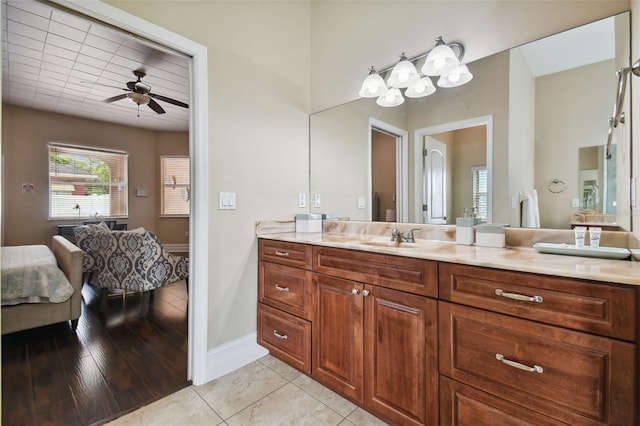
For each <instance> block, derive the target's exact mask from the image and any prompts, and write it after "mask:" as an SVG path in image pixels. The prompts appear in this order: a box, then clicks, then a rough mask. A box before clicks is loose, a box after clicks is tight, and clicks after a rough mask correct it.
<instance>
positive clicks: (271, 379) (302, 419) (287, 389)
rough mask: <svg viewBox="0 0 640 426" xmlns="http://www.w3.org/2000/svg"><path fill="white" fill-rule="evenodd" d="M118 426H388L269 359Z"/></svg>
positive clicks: (171, 398)
mask: <svg viewBox="0 0 640 426" xmlns="http://www.w3.org/2000/svg"><path fill="white" fill-rule="evenodd" d="M108 425H110V426H120V425H126V426H131V425H154V426H156V425H157V426H160V425H166V426H173V425H189V426H198V425H229V426H236V425H251V426H253V425H269V426H271V425H296V426H297V425H313V426H315V425H340V426H354V425H355V426H365V425H366V426H378V425H386V423H384V422H383V421H381V420H380V419H378V418H376V417H374V416H372V415H371V414H369V413H367V412H366V411H364V410H362V409H361V408H359V407H357V406H356V405H354V404H352V403H351V402H349V401H347V400H346V399H344V398H342V397H341V396H339V395H338V394H336V393H335V392H333V391H331V390H329V389H327V388H325V387H324V386H322V385H320V384H319V383H317V382H316V381H314V380H312V379H311V378H309V377H307V376H306V375H304V374H302V373H300V372H299V371H298V370H295V369H294V368H291V367H289V366H288V365H286V364H285V363H283V362H282V361H280V360H278V359H276V358H274V357H272V356H271V355H267V356H265V357H263V358H261V359H259V360H258V361H255V362H253V363H251V364H249V365H247V366H245V367H243V368H240V369H239V370H236V371H234V372H231V373H229V374H227V375H226V376H223V377H220V378H219V379H216V380H214V381H212V382H210V383H207V384H205V385H202V386H190V387H188V388H185V389H182V390H180V391H178V392H176V393H174V394H172V395H169V396H167V397H166V398H164V399H161V400H159V401H156V402H154V403H152V404H150V405H147V406H145V407H142V408H140V409H139V410H137V411H134V412H132V413H129V414H127V415H126V416H123V417H120V418H119V419H116V420H114V421H112V422H110V423H108Z"/></svg>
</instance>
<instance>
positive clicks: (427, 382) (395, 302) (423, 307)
mask: <svg viewBox="0 0 640 426" xmlns="http://www.w3.org/2000/svg"><path fill="white" fill-rule="evenodd" d="M363 294H364V296H365V297H364V300H365V322H364V323H365V338H364V340H365V378H364V383H365V405H366V406H367V407H370V408H371V409H372V410H373V411H375V412H377V413H379V414H380V415H381V416H383V417H385V418H388V419H390V420H392V422H393V423H397V424H402V425H423V424H430V425H435V424H438V405H437V404H438V396H437V380H438V366H437V358H436V356H437V350H436V342H437V325H436V319H437V302H436V301H435V300H432V299H428V298H426V297H423V296H416V295H412V294H408V293H403V292H401V291H397V290H390V289H385V288H382V287H374V286H369V285H367V286H366V287H365V290H364V293H363Z"/></svg>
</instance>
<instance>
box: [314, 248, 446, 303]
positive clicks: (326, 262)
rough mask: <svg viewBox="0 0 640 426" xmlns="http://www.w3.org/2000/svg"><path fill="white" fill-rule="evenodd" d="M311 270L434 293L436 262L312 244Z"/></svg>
mask: <svg viewBox="0 0 640 426" xmlns="http://www.w3.org/2000/svg"><path fill="white" fill-rule="evenodd" d="M313 271H314V272H317V273H321V274H326V275H333V276H336V277H339V278H345V279H348V280H353V281H358V282H363V283H367V284H375V285H379V286H382V287H388V288H392V289H396V290H401V291H406V292H409V293H414V294H419V295H423V296H432V297H436V295H437V281H436V280H437V264H436V262H434V261H431V260H424V259H414V258H407V257H400V256H393V255H385V254H375V253H365V252H361V251H355V250H342V249H335V248H329V247H317V246H316V247H314V248H313Z"/></svg>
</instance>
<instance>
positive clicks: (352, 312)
mask: <svg viewBox="0 0 640 426" xmlns="http://www.w3.org/2000/svg"><path fill="white" fill-rule="evenodd" d="M364 232H365V231H359V232H358V233H355V234H343V233H327V232H325V233H317V234H301V233H298V234H296V233H295V232H293V233H273V234H269V233H266V234H260V233H259V240H258V250H259V286H258V288H259V293H258V342H259V343H260V344H261V345H263V346H265V347H267V348H268V349H269V350H270V352H271V354H272V355H274V356H276V357H278V358H279V359H281V360H283V361H285V362H287V363H288V364H289V365H291V366H293V367H295V368H297V369H299V370H300V371H302V372H304V373H305V374H308V375H310V376H311V377H313V378H314V379H315V380H317V381H318V382H320V383H323V384H324V385H326V386H327V387H329V388H330V389H333V390H334V391H336V392H338V393H339V394H341V395H342V396H344V397H346V398H348V399H349V400H351V401H353V402H355V403H356V404H358V405H360V406H362V407H363V408H365V409H367V410H369V411H371V412H372V413H374V414H375V415H377V416H379V417H380V418H382V419H384V420H386V421H388V422H389V423H391V424H399V425H437V424H442V425H451V424H478V425H479V424H519V425H520V424H532V425H560V424H570V425H602V424H610V425H633V424H636V422H637V420H638V413H637V410H638V407H637V406H638V405H639V403H638V402H639V401H638V373H639V371H638V351H637V343H638V334H639V330H638V314H639V312H638V306H639V302H640V293H639V290H640V286H639V285H640V267H639V266H638V264H637V263H636V262H634V261H628V260H627V261H624V260H604V259H587V258H584V259H583V258H579V257H574V256H557V255H550V254H541V253H537V252H536V251H535V250H533V249H531V248H527V247H507V248H484V247H474V246H460V245H456V244H455V243H453V242H451V241H436V240H419V236H417V237H416V238H417V241H416V243H415V245H410V244H408V243H401V244H396V243H392V242H389V241H388V237H387V236H383V235H381V234H379V235H369V234H366V233H364Z"/></svg>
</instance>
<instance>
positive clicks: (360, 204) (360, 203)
mask: <svg viewBox="0 0 640 426" xmlns="http://www.w3.org/2000/svg"><path fill="white" fill-rule="evenodd" d="M365 207H366V204H365V200H364V197H358V208H359V209H364V208H365Z"/></svg>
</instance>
